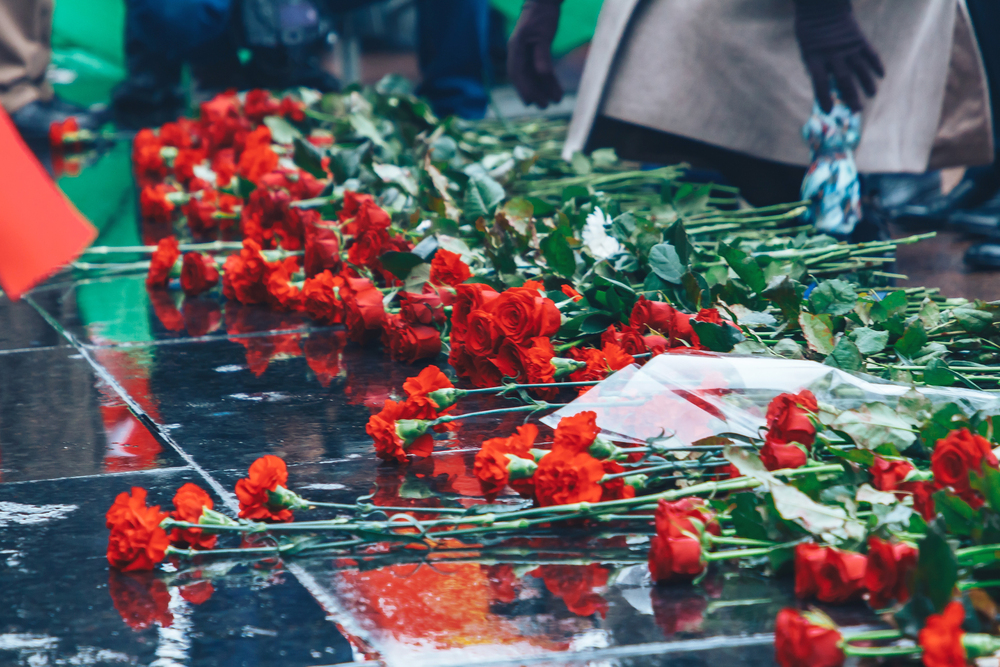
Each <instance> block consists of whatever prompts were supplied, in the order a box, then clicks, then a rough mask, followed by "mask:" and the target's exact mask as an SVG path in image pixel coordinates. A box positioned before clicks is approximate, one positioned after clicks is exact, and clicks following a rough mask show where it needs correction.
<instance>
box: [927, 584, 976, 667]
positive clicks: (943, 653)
mask: <svg viewBox="0 0 1000 667" xmlns="http://www.w3.org/2000/svg"><path fill="white" fill-rule="evenodd" d="M963 621H965V608H964V607H963V606H962V603H961V602H959V601H957V600H954V601H952V602H949V603H948V606H946V607H945V608H944V611H943V612H941V613H940V614H931V615H930V616H928V617H927V621H926V622H925V624H924V628H923V629H922V630H921V631H920V634H919V635H918V639H919V641H920V647H921V648H922V649H924V654H923V659H924V665H926V667H965V665H966V664H968V660H967V657H968V656H967V654H966V651H965V646H963V645H962V635H963V634H964V633H963V632H962V623H963Z"/></svg>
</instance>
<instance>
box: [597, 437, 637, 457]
mask: <svg viewBox="0 0 1000 667" xmlns="http://www.w3.org/2000/svg"><path fill="white" fill-rule="evenodd" d="M588 451H589V452H590V455H591V456H593V457H594V458H595V459H611V460H612V461H620V460H622V459H624V458H626V457H627V456H628V454H626V453H625V452H623V451H622V450H621V447H619V446H617V445H616V444H614V443H613V442H611V441H610V440H608V439H607V438H602V437H601V436H597V437H596V438H595V439H594V442H593V444H591V445H590V448H589V449H588Z"/></svg>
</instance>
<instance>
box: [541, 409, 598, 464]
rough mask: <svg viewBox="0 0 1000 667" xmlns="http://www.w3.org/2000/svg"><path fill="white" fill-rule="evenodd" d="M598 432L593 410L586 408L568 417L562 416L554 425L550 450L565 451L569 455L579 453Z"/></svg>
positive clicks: (595, 414) (591, 441)
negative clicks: (553, 437)
mask: <svg viewBox="0 0 1000 667" xmlns="http://www.w3.org/2000/svg"><path fill="white" fill-rule="evenodd" d="M600 432H601V429H599V428H598V427H597V413H595V412H592V411H589V410H588V411H586V412H579V413H577V414H575V415H572V416H570V417H563V418H562V419H560V420H559V424H558V425H557V426H556V434H555V439H554V440H553V442H552V451H553V453H566V454H568V455H570V456H572V455H575V454H581V453H583V452H586V451H587V450H588V449H589V448H590V446H591V445H592V444H594V440H595V439H596V438H597V434H598V433H600Z"/></svg>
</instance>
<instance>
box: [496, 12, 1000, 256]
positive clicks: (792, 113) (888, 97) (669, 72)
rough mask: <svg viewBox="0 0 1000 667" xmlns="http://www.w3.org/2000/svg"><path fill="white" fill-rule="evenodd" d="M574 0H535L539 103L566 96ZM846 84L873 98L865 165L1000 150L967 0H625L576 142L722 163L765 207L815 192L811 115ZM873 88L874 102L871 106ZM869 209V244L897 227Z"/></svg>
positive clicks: (597, 54) (598, 36) (608, 34)
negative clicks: (566, 24)
mask: <svg viewBox="0 0 1000 667" xmlns="http://www.w3.org/2000/svg"><path fill="white" fill-rule="evenodd" d="M560 5H561V0H527V2H525V5H524V8H523V9H522V12H521V16H520V18H519V20H518V23H517V26H516V27H515V29H514V32H513V34H512V35H511V39H510V42H509V45H508V54H509V55H508V75H509V77H510V79H511V82H512V83H513V84H514V86H515V87H516V88H517V90H518V92H519V93H520V95H521V97H522V99H524V101H525V102H526V103H535V104H538V105H539V106H541V107H545V106H547V105H548V104H549V103H552V102H555V101H558V100H559V99H560V98H561V96H562V90H561V88H560V86H559V82H558V81H557V80H556V78H555V76H554V73H553V69H552V56H551V43H552V39H553V37H554V35H555V30H556V26H557V25H558V20H559V15H560ZM834 88H835V89H836V91H837V93H838V94H839V97H840V99H842V100H843V101H844V103H846V104H847V105H848V106H849V107H850V108H851V109H853V110H855V111H860V110H861V109H862V107H863V106H864V109H865V113H864V124H863V134H862V138H861V144H860V145H859V147H858V149H857V151H856V159H857V165H858V169H859V170H860V171H861V172H865V173H913V174H920V173H924V172H926V171H928V170H932V169H941V168H945V167H952V166H969V165H982V164H988V163H990V162H992V160H993V131H992V125H991V114H990V105H989V94H988V86H987V79H986V74H985V72H984V68H983V63H982V59H981V57H980V53H979V50H978V48H977V45H976V38H975V34H974V32H973V29H972V21H971V19H970V16H969V13H968V11H967V9H966V5H965V2H964V0H855V1H854V2H853V3H852V2H851V0H730V1H729V2H724V3H720V2H714V1H712V0H694V1H691V0H649V1H648V2H640V1H639V0H609V1H608V2H605V3H604V6H603V8H602V10H601V15H600V18H599V20H598V26H597V31H596V33H595V35H594V39H593V41H592V43H591V48H590V54H589V57H588V61H587V66H586V69H585V71H584V74H583V79H582V81H581V84H580V90H579V92H578V95H577V102H576V107H575V110H574V113H573V119H572V122H571V124H570V128H569V132H568V135H567V139H566V144H565V148H564V154H565V156H566V157H569V156H571V155H572V154H573V153H574V152H575V151H578V150H582V151H590V150H593V149H595V148H601V147H605V146H611V147H614V148H615V149H616V150H617V151H618V153H619V155H620V156H621V157H623V158H628V159H637V160H642V161H645V162H654V163H666V162H678V161H688V162H690V163H692V164H693V165H694V166H695V167H703V168H710V169H714V170H717V171H718V172H720V173H721V174H722V176H723V177H724V178H725V179H726V180H727V181H729V182H730V183H732V184H733V185H736V186H738V187H739V188H740V190H741V193H742V194H743V196H744V197H745V198H746V199H747V200H748V201H750V202H751V203H753V204H755V205H759V206H763V205H769V204H775V203H779V202H788V201H795V200H797V199H799V196H800V195H799V191H800V187H801V184H802V179H803V176H804V174H805V171H806V168H807V166H808V165H809V162H810V153H809V148H808V146H807V145H806V143H805V142H804V141H803V139H802V135H801V130H802V126H803V125H804V124H805V122H806V121H807V120H808V118H809V117H810V115H811V113H812V109H813V102H814V100H817V101H818V102H819V103H820V105H821V107H822V108H823V109H824V110H828V109H830V108H831V105H832V102H833V99H832V94H833V90H834ZM862 94H864V95H865V96H868V97H870V98H871V99H870V100H869V101H868V102H867V103H864V104H863V102H862ZM873 217H874V216H871V215H866V216H865V219H864V220H863V221H862V223H861V224H859V225H858V228H857V229H856V230H855V232H856V234H855V237H856V238H855V240H858V239H861V238H865V237H867V236H870V235H872V234H877V235H882V234H884V233H885V232H884V230H883V229H877V227H879V224H878V221H877V220H872V218H873Z"/></svg>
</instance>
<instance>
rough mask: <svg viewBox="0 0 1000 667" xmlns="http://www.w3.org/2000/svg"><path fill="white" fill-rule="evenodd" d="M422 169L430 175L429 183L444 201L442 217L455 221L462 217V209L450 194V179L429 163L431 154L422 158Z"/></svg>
mask: <svg viewBox="0 0 1000 667" xmlns="http://www.w3.org/2000/svg"><path fill="white" fill-rule="evenodd" d="M424 171H426V172H427V175H428V176H430V177H431V184H432V185H433V186H434V190H435V191H437V193H438V195H440V197H441V199H442V200H443V201H444V217H446V218H448V219H449V220H453V221H455V222H459V221H461V219H462V209H460V208H458V206H457V205H456V204H455V198H454V197H452V195H451V181H449V180H448V178H447V177H446V176H445V175H444V174H442V173H441V171H440V170H439V169H438V168H437V167H435V166H434V165H433V164H432V163H431V154H430V153H428V154H427V156H426V157H425V158H424Z"/></svg>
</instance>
